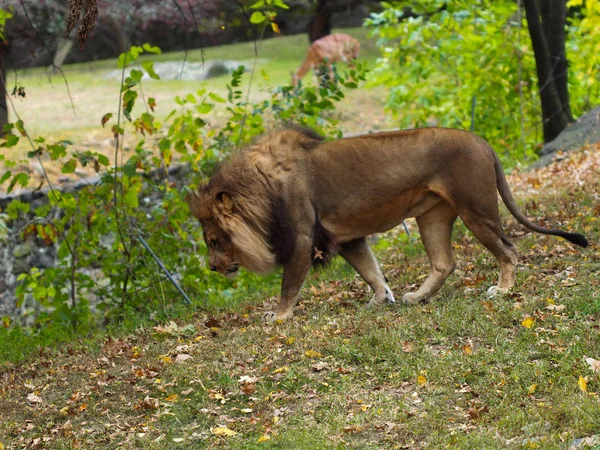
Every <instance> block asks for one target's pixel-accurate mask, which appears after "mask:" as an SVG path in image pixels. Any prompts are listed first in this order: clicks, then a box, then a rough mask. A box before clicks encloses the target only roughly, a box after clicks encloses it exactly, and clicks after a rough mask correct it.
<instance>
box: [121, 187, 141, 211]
mask: <svg viewBox="0 0 600 450" xmlns="http://www.w3.org/2000/svg"><path fill="white" fill-rule="evenodd" d="M123 202H124V203H125V204H126V205H127V206H129V207H131V208H134V209H135V208H137V207H138V206H139V200H138V193H137V191H136V190H135V189H129V190H128V191H127V192H126V193H125V195H124V196H123Z"/></svg>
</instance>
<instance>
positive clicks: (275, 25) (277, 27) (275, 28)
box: [271, 22, 281, 33]
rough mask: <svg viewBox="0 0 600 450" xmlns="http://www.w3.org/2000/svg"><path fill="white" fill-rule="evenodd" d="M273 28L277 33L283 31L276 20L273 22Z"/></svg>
mask: <svg viewBox="0 0 600 450" xmlns="http://www.w3.org/2000/svg"><path fill="white" fill-rule="evenodd" d="M271 28H273V31H274V32H275V33H281V31H280V30H279V26H278V25H277V24H276V23H275V22H271Z"/></svg>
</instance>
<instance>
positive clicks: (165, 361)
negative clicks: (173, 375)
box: [160, 356, 173, 364]
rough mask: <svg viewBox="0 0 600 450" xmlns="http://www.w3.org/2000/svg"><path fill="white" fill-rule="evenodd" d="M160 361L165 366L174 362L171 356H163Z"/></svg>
mask: <svg viewBox="0 0 600 450" xmlns="http://www.w3.org/2000/svg"><path fill="white" fill-rule="evenodd" d="M160 359H161V361H162V362H163V364H171V363H172V362H173V360H172V359H171V357H170V356H161V357H160Z"/></svg>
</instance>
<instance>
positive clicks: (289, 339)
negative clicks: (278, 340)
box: [285, 336, 296, 345]
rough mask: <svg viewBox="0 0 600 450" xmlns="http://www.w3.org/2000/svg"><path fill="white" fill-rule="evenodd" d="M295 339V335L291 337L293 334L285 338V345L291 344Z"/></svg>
mask: <svg viewBox="0 0 600 450" xmlns="http://www.w3.org/2000/svg"><path fill="white" fill-rule="evenodd" d="M295 340H296V338H295V337H293V336H291V337H289V338H287V341H285V343H286V344H287V345H292V344H293V343H294V341H295Z"/></svg>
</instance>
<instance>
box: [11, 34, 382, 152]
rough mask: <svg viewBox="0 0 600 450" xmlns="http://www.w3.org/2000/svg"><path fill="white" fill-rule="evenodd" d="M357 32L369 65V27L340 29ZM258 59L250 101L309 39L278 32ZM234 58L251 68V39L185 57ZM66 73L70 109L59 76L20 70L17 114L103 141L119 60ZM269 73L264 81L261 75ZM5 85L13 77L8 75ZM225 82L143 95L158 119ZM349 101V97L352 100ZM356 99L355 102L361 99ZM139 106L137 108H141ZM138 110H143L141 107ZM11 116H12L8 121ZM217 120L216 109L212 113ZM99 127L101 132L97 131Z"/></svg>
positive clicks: (32, 124) (147, 85) (173, 57)
mask: <svg viewBox="0 0 600 450" xmlns="http://www.w3.org/2000/svg"><path fill="white" fill-rule="evenodd" d="M339 31H343V32H347V33H349V34H352V35H353V36H355V37H356V38H357V39H359V41H360V42H361V47H362V51H361V56H360V60H361V61H362V62H366V63H367V64H369V65H370V66H371V67H372V66H373V63H374V62H375V59H376V58H377V56H378V54H379V51H378V50H377V48H376V47H375V41H374V39H370V38H369V37H368V35H367V31H366V30H364V29H362V28H353V29H344V30H339ZM257 45H258V47H257V51H258V59H257V61H256V71H255V73H254V78H253V85H252V88H251V89H250V94H251V97H250V98H251V99H253V98H262V97H264V96H265V95H266V94H265V93H264V92H262V91H261V86H265V85H267V84H268V85H270V86H277V85H283V84H289V83H290V82H291V72H292V71H294V70H296V69H297V68H298V67H299V66H300V64H301V63H302V60H303V59H304V55H305V54H306V50H307V49H308V39H307V38H306V36H305V35H295V36H280V37H275V38H271V39H265V40H263V41H261V42H258V43H257ZM184 56H185V55H184V52H169V53H163V54H159V55H148V56H141V57H140V58H139V61H140V62H141V61H147V60H150V61H154V62H160V61H181V62H183V59H184ZM203 58H204V60H212V59H233V60H239V61H242V62H244V63H246V65H247V66H248V67H249V68H251V67H253V66H254V59H255V53H254V43H252V42H246V43H240V44H231V45H223V46H218V47H208V48H206V49H204V51H201V50H199V49H197V50H190V51H189V52H188V54H187V61H189V62H200V61H202V59H203ZM62 69H63V72H64V75H65V77H66V79H67V81H68V84H69V89H70V93H71V96H72V98H73V103H74V107H75V113H74V112H73V109H72V105H71V102H70V98H69V94H68V92H67V88H66V86H65V83H64V81H63V79H62V77H61V76H60V74H54V75H53V76H52V77H51V78H50V79H49V78H48V74H47V71H46V69H45V68H34V69H24V70H20V71H19V73H18V81H19V83H21V84H22V85H24V86H25V88H26V92H27V96H26V98H24V99H19V100H15V106H16V108H17V110H18V111H19V113H20V114H21V116H22V118H23V120H24V121H25V124H26V126H27V128H28V130H29V131H30V133H31V134H32V135H34V136H37V135H40V134H44V135H46V134H48V133H52V134H56V135H57V136H61V135H62V134H66V133H62V134H61V132H67V131H68V135H69V136H71V139H73V136H75V137H77V136H78V135H79V136H81V137H82V139H83V138H84V137H87V136H88V135H89V134H90V131H92V130H97V132H96V133H92V136H90V137H88V140H89V141H92V140H100V139H102V138H104V139H106V138H107V137H109V136H110V130H104V133H102V130H101V129H99V128H100V127H99V124H100V119H101V117H102V116H103V115H104V114H105V113H107V112H115V111H116V109H117V105H118V99H119V81H117V80H112V79H111V80H109V79H106V78H104V76H105V75H106V74H107V73H108V72H110V71H113V70H115V69H117V60H116V59H110V60H101V61H94V62H87V63H78V64H70V65H65V66H64V67H63V68H62ZM262 73H264V74H265V75H266V76H267V80H265V79H264V78H263V76H262ZM8 78H9V84H10V82H12V81H13V79H12V76H11V75H9V76H8ZM228 81H229V76H228V75H223V76H219V77H215V78H211V79H209V80H206V81H203V82H195V81H164V80H159V81H148V82H144V85H143V88H144V92H145V94H146V96H147V97H155V98H156V100H157V103H158V112H157V115H158V117H164V116H166V115H168V114H169V112H170V111H171V109H173V108H176V107H177V105H176V103H175V101H174V99H175V96H176V95H180V96H182V97H183V96H185V95H186V94H187V93H189V92H196V91H197V90H198V89H199V88H200V87H206V88H207V89H208V90H210V91H213V92H216V93H219V94H220V95H226V93H227V90H226V88H225V84H226V83H227V82H228ZM249 81H250V76H249V74H246V75H245V76H244V83H243V85H242V88H243V89H245V90H247V89H248V85H249ZM304 81H305V82H310V83H312V82H313V80H312V75H310V74H309V75H307V76H306V78H305V80H304ZM350 102H351V103H352V99H350ZM359 102H360V101H357V103H359ZM360 103H363V102H360ZM140 107H141V106H140ZM140 111H141V109H140ZM12 119H14V117H12V116H11V120H12ZM211 119H212V120H218V119H219V117H218V111H217V112H216V113H215V115H213V116H212V117H211ZM98 129H99V130H98Z"/></svg>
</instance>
